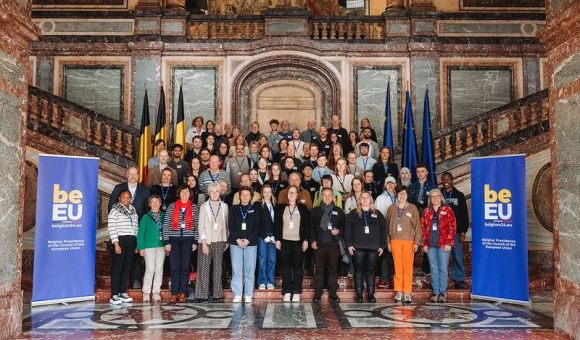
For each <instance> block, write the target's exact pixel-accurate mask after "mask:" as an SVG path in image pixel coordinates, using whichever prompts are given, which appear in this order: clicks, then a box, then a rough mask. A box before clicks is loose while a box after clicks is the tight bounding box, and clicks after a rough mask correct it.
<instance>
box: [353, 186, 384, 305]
mask: <svg viewBox="0 0 580 340" xmlns="http://www.w3.org/2000/svg"><path fill="white" fill-rule="evenodd" d="M386 240H387V229H386V227H385V218H384V217H383V215H382V214H381V213H380V212H379V211H378V210H376V209H375V207H374V205H373V204H372V196H371V193H370V192H368V191H364V192H363V193H361V195H360V200H359V202H358V205H357V208H356V209H355V210H352V211H351V212H350V213H349V214H348V216H347V218H346V223H345V228H344V241H345V243H346V246H347V247H348V251H349V253H350V255H351V256H353V262H354V269H355V281H354V285H355V290H356V301H357V302H363V293H362V291H363V280H365V279H366V284H367V300H368V301H369V302H376V299H375V273H374V270H375V266H376V264H377V260H378V258H379V256H381V255H382V254H383V251H384V249H385V247H386Z"/></svg>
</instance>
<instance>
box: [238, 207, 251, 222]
mask: <svg viewBox="0 0 580 340" xmlns="http://www.w3.org/2000/svg"><path fill="white" fill-rule="evenodd" d="M250 209H252V205H251V204H248V209H246V213H244V210H242V205H241V204H240V214H242V220H244V223H245V222H246V216H248V212H249V211H250Z"/></svg>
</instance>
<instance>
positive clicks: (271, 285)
mask: <svg viewBox="0 0 580 340" xmlns="http://www.w3.org/2000/svg"><path fill="white" fill-rule="evenodd" d="M266 287H267V288H268V289H275V288H274V285H273V284H271V283H268V285H267V286H266Z"/></svg>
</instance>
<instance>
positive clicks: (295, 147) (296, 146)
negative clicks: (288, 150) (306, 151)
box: [292, 139, 300, 150]
mask: <svg viewBox="0 0 580 340" xmlns="http://www.w3.org/2000/svg"><path fill="white" fill-rule="evenodd" d="M292 145H294V149H296V150H298V147H299V146H300V141H298V145H296V143H294V139H293V140H292Z"/></svg>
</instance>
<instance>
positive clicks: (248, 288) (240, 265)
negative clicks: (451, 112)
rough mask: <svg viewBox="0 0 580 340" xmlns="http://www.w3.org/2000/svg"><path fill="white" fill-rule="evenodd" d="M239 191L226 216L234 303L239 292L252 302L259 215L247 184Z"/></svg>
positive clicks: (240, 300)
mask: <svg viewBox="0 0 580 340" xmlns="http://www.w3.org/2000/svg"><path fill="white" fill-rule="evenodd" d="M239 194H240V204H238V205H233V206H232V208H231V209H230V214H229V219H228V229H229V231H230V235H229V237H228V243H229V244H230V245H231V246H230V256H231V261H232V281H231V287H232V292H233V293H234V300H233V302H234V303H238V302H242V292H243V295H244V301H245V302H246V303H251V302H252V297H253V295H254V273H255V271H256V256H257V254H258V238H259V236H258V235H259V233H260V215H259V214H258V213H256V209H255V208H254V206H253V205H252V203H251V201H250V200H251V197H252V189H250V187H249V186H242V187H241V188H240V191H239ZM242 276H243V277H242ZM242 288H243V289H242Z"/></svg>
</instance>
